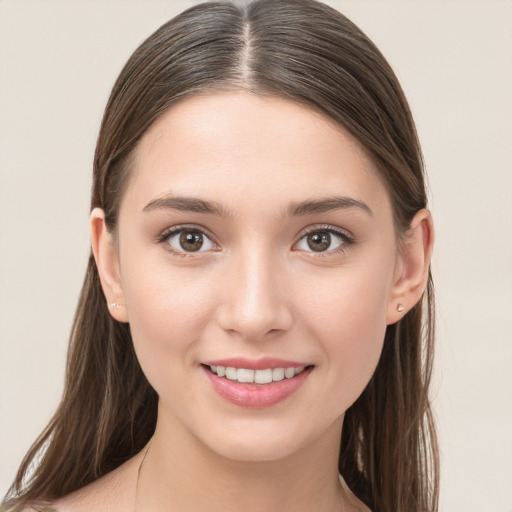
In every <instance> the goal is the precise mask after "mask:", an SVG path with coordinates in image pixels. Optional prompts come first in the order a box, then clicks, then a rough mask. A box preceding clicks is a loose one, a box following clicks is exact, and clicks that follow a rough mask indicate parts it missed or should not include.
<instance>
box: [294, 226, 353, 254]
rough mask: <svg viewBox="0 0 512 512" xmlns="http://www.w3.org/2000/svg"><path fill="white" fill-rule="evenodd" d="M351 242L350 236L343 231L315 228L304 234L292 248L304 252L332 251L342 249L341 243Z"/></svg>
mask: <svg viewBox="0 0 512 512" xmlns="http://www.w3.org/2000/svg"><path fill="white" fill-rule="evenodd" d="M350 243H352V240H351V238H350V237H349V236H348V235H346V234H345V233H343V232H341V231H338V230H335V229H334V228H329V229H317V230H314V231H310V232H309V233H307V234H305V235H304V236H303V237H302V238H301V239H300V240H299V241H298V242H297V244H296V245H295V246H294V250H299V251H304V252H318V253H320V252H325V253H334V252H336V250H337V249H339V250H342V249H343V247H342V246H343V245H345V244H350Z"/></svg>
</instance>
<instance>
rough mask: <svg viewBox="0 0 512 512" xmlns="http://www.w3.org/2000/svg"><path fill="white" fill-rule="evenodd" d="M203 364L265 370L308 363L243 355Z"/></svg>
mask: <svg viewBox="0 0 512 512" xmlns="http://www.w3.org/2000/svg"><path fill="white" fill-rule="evenodd" d="M203 364H206V365H208V366H225V367H228V366H231V367H233V368H247V369H248V370H266V369H267V368H270V369H272V370H273V369H274V368H299V367H301V366H308V363H298V362H297V361H286V360H285V359H276V358H275V357H262V358H260V359H254V360H251V359H246V358H244V357H231V358H229V359H217V360H215V361H205V362H204V363H203Z"/></svg>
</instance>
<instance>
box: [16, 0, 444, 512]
mask: <svg viewBox="0 0 512 512" xmlns="http://www.w3.org/2000/svg"><path fill="white" fill-rule="evenodd" d="M236 89H244V90H247V91H250V92H253V93H255V94H258V95H269V96H278V97H281V98H287V99H290V100H292V101H295V102H299V103H301V104H305V105H307V106H309V107H311V108H313V109H315V110H317V111H318V112H320V113H322V114H323V115H324V116H327V117H328V118H329V119H331V120H332V121H333V122H334V123H336V124H337V125H338V126H339V127H340V128H342V129H343V130H345V131H346V132H347V133H348V134H350V135H351V136H352V137H353V138H354V139H355V140H356V141H357V142H358V143H359V144H360V146H361V147H362V148H363V149H364V150H365V151H366V152H367V154H368V155H369V157H370V158H371V159H372V160H373V162H374V163H375V164H376V167H377V169H378V172H379V174H380V177H381V179H382V181H383V183H384V184H385V186H386V187H387V190H388V193H389V196H390V198H391V203H392V207H393V215H394V223H395V231H396V235H397V239H398V240H400V238H401V237H402V236H403V235H404V233H406V231H407V229H408V227H409V225H410V222H411V220H412V218H413V216H414V215H415V213H417V212H418V211H419V210H420V209H422V208H425V207H426V204H427V199H426V191H425V182H424V171H423V162H422V156H421V150H420V145H419V142H418V139H417V135H416V130H415V126H414V122H413V119H412V116H411V113H410V110H409V107H408V104H407V101H406V99H405V97H404V94H403V92H402V89H401V87H400V85H399V82H398V80H397V78H396V76H395V74H394V73H393V71H392V69H391V67H390V66H389V64H388V63H387V62H386V60H385V59H384V57H383V56H382V54H381V53H380V52H379V50H378V49H377V48H376V47H375V45H374V44H373V43H372V42H371V41H370V40H369V39H368V37H366V35H365V34H364V33H363V32H361V30H360V29H358V28H357V27H356V26H355V25H354V24H353V23H352V22H351V21H349V20H348V19H347V18H346V17H344V16H343V15H342V14H340V13H339V12H338V11H336V10H334V9H332V8H330V7H328V6H326V5H324V4H322V3H319V2H316V1H314V0H257V1H254V2H251V3H248V4H247V5H235V4H234V3H230V2H208V3H204V4H200V5H197V6H194V7H192V8H190V9H188V10H187V11H185V12H183V13H182V14H180V15H178V16H177V17H175V18H174V19H172V20H170V21H169V22H167V23H166V24H164V25H163V26H162V27H160V28H159V29H158V30H157V31H156V32H155V33H154V34H152V35H151V36H150V37H149V38H148V39H147V40H146V41H144V42H143V43H142V44H141V45H140V47H139V48H138V49H137V50H136V51H135V52H134V54H133V55H132V56H131V57H130V59H129V60H128V62H127V63H126V65H125V66H124V68H123V70H122V71H121V74H120V76H119V78H118V79H117V81H116V83H115V85H114V87H113V90H112V93H111V96H110V98H109V101H108V104H107V106H106V109H105V113H104V117H103V121H102V125H101V129H100V133H99V137H98V141H97V146H96V152H95V157H94V178H93V189H92V200H91V209H92V208H95V207H99V208H102V209H103V210H104V211H105V217H106V224H107V228H108V229H109V230H110V231H111V232H112V233H113V234H114V236H115V234H116V226H117V221H118V214H119V206H120V203H121V200H122V198H123V192H124V190H126V187H127V184H128V182H129V180H130V175H131V167H132V159H133V155H134V152H135V151H136V149H137V144H138V142H139V141H140V140H141V138H142V136H143V135H144V133H145V132H146V130H147V129H148V128H149V127H150V126H151V125H152V124H153V123H154V121H155V120H156V119H158V118H159V116H161V115H162V114H163V113H164V112H165V111H166V110H167V109H168V108H169V107H170V106H171V105H173V104H175V103H176V102H177V101H179V100H180V99H183V98H186V97H189V96H191V95H194V94H204V93H211V92H215V91H226V90H236ZM312 172H314V171H312ZM105 304H106V299H105V296H104V294H103V291H102V289H101V284H100V280H99V276H98V270H97V268H96V264H95V262H94V258H93V257H92V256H91V257H90V260H89V264H88V268H87V273H86V277H85V281H84V285H83V289H82V293H81V296H80V299H79V304H78V309H77V313H76V317H75V321H74V325H73V329H72V333H71V341H70V351H69V355H68V363H67V376H66V384H65V391H64V396H63V399H62V402H61V404H60V406H59V408H58V410H57V412H56V414H55V416H54V417H53V419H52V420H51V422H50V424H49V425H48V427H47V428H46V430H45V431H44V432H43V434H41V436H40V437H39V439H38V440H37V441H36V442H35V443H34V445H33V447H32V448H31V450H30V451H29V453H28V454H27V456H26V458H25V459H24V461H23V463H22V466H21V467H20V470H19V472H18V475H17V478H16V480H15V482H14V484H13V486H12V488H11V491H10V492H11V495H14V496H16V495H17V496H18V498H17V499H14V500H12V503H13V504H14V505H15V506H16V507H19V508H16V509H15V510H21V508H23V505H24V504H26V503H30V502H31V501H33V500H36V499H38V500H41V499H43V500H48V501H50V500H53V499H56V498H58V497H61V496H64V495H66V494H67V493H69V492H72V491H74V490H76V489H78V488H80V487H82V486H84V485H86V484H88V483H90V482H91V481H94V480H96V479H98V478H99V477H101V476H102V475H104V474H106V473H107V472H109V471H111V470H112V469H114V468H116V467H118V466H119V465H120V464H122V463H123V462H124V461H126V460H127V459H128V458H130V457H131V456H133V455H134V454H136V453H137V452H138V451H140V450H141V449H142V448H143V446H144V445H145V444H146V443H147V442H148V440H149V439H150V438H151V436H152V435H153V432H154V429H155V424H156V416H157V403H158V397H157V395H156V392H155V391H154V390H153V389H152V388H151V386H150V385H149V383H148V381H147V379H146V378H145V376H144V375H143V373H142V370H141V368H140V366H139V363H138V361H137V358H136V354H135V351H134V349H133V343H132V340H131V334H130V328H129V325H127V324H121V323H118V322H116V321H115V320H114V319H113V318H112V317H111V316H110V314H109V311H108V308H107V307H106V306H105ZM433 327H434V311H433V289H432V280H431V278H430V277H429V282H428V287H427V290H426V292H425V297H424V300H423V303H419V304H417V305H416V306H415V307H413V308H412V309H411V310H410V311H409V312H408V313H407V314H406V315H405V316H404V317H403V318H402V319H401V320H400V321H399V322H398V323H396V324H394V325H390V326H388V327H387V331H386V337H385V341H384V348H383V352H382V355H381V359H380V362H379V364H378V367H377V369H376V371H375V374H374V375H373V377H372V379H371V381H370V382H369V384H368V386H367V387H366V389H365V390H364V392H363V393H362V395H361V396H360V397H359V398H358V399H357V401H356V402H355V403H354V404H353V405H352V406H351V407H350V408H349V409H348V410H347V412H346V414H345V419H344V424H343V433H342V438H341V449H340V455H339V471H340V473H341V474H342V475H343V477H344V479H345V480H346V482H347V484H348V485H349V487H350V488H351V489H352V491H353V492H354V493H355V494H356V495H357V496H358V497H359V498H360V499H361V500H362V501H363V502H364V503H366V504H367V505H368V506H369V507H370V508H371V509H372V510H374V511H375V512H377V511H378V512H397V511H403V512H419V511H420V510H422V511H427V510H428V511H431V510H436V509H437V495H438V491H437V489H438V461H437V445H436V437H435V431H434V426H433V420H432V413H431V409H430V403H429V397H428V388H429V381H430V376H431V371H432V357H433ZM38 454H39V455H41V454H42V455H41V460H40V463H39V464H38V466H37V468H36V470H35V472H34V473H33V476H32V478H31V480H30V481H29V483H28V484H25V483H24V481H25V478H26V476H27V475H28V474H29V466H30V465H31V464H32V463H33V462H34V461H35V460H36V458H37V457H38Z"/></svg>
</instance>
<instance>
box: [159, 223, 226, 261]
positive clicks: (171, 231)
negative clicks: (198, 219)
mask: <svg viewBox="0 0 512 512" xmlns="http://www.w3.org/2000/svg"><path fill="white" fill-rule="evenodd" d="M183 231H195V232H197V233H200V234H201V235H202V236H204V237H205V238H207V239H208V240H210V241H211V242H212V243H213V244H214V245H218V244H217V242H215V239H214V237H213V236H212V235H210V234H209V233H207V232H206V231H205V230H204V229H201V228H199V227H198V226H194V225H187V224H184V225H183V224H182V225H179V226H173V227H170V228H167V229H165V230H164V231H162V233H160V234H159V235H157V237H156V242H157V243H161V244H165V249H166V250H167V251H169V252H170V253H171V254H173V255H174V256H178V257H180V258H189V257H192V256H195V255H196V253H195V252H186V251H177V250H176V249H174V248H173V247H172V246H171V245H170V244H168V243H167V244H166V242H168V240H169V238H171V237H172V236H174V235H177V234H178V233H181V232H183ZM197 252H205V251H197Z"/></svg>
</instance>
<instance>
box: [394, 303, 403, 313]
mask: <svg viewBox="0 0 512 512" xmlns="http://www.w3.org/2000/svg"><path fill="white" fill-rule="evenodd" d="M404 309H405V306H404V305H403V304H398V306H397V307H396V310H397V311H398V312H399V313H401V312H402V311H403V310H404Z"/></svg>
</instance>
